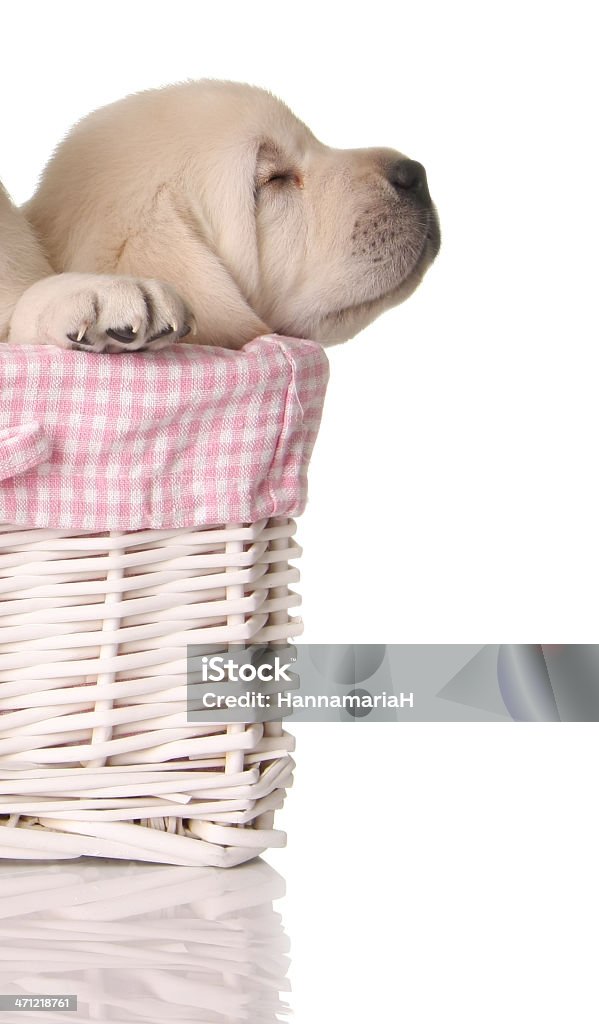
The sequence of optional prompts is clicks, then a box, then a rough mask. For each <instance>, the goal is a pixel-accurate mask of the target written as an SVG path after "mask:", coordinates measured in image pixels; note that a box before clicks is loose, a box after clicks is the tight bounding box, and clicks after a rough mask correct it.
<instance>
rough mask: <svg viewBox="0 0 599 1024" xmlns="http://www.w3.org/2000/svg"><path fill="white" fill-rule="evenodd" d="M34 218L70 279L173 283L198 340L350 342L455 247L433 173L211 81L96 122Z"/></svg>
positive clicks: (84, 126)
mask: <svg viewBox="0 0 599 1024" xmlns="http://www.w3.org/2000/svg"><path fill="white" fill-rule="evenodd" d="M27 216H28V217H29V219H30V221H31V223H32V224H33V226H34V228H35V230H36V232H37V233H38V235H39V237H40V239H41V240H42V243H43V245H44V248H45V250H46V251H47V253H48V255H49V257H50V260H51V262H52V265H53V266H54V268H55V269H56V270H57V271H63V270H75V271H89V272H92V271H99V272H101V273H109V274H110V273H120V274H130V275H134V276H137V277H153V278H160V279H162V280H163V281H166V282H168V283H169V284H171V285H172V286H173V287H174V288H176V289H177V291H179V292H180V293H181V295H182V296H183V297H184V298H185V299H186V300H187V302H188V304H189V305H190V307H191V308H192V310H193V313H194V315H195V319H196V321H197V323H198V325H199V330H198V332H197V334H196V335H195V336H194V338H193V339H190V340H193V341H196V342H201V343H203V344H211V345H224V346H228V347H239V346H241V345H243V344H244V343H245V342H247V341H249V340H250V339H251V338H253V337H256V335H258V334H264V333H268V332H277V333H279V334H288V335H295V336H298V337H306V338H313V339H314V340H316V341H320V342H322V343H323V344H332V343H334V342H339V341H345V340H346V339H347V338H350V337H352V336H353V335H355V334H356V333H357V332H358V331H360V330H362V328H364V327H365V326H366V325H367V324H369V323H370V322H371V321H372V320H374V319H375V317H377V316H379V314H380V313H382V312H383V311H384V310H386V309H389V308H390V307H391V306H395V305H397V303H399V302H402V301H403V300H404V299H405V298H407V297H408V295H410V294H411V293H412V292H413V291H414V289H415V288H416V287H417V286H418V284H419V283H420V281H421V280H422V277H423V275H424V273H425V271H426V269H427V268H428V267H429V266H430V264H431V263H432V261H433V259H434V258H435V256H436V254H437V251H438V249H439V243H440V235H439V224H438V219H437V214H436V211H435V208H434V206H433V203H432V201H431V198H430V195H429V192H428V186H427V181H426V175H425V172H424V169H423V168H422V167H421V165H420V164H418V163H416V162H414V161H410V160H408V159H407V158H406V157H404V156H403V155H402V154H401V153H398V152H396V151H395V150H391V149H348V150H342V149H332V148H330V147H328V146H325V145H323V143H321V142H320V141H319V140H318V139H317V138H315V136H314V135H313V134H312V132H311V131H310V130H309V129H308V128H307V127H306V125H304V124H303V123H302V122H301V121H300V120H298V118H297V117H295V115H294V114H293V113H292V112H291V111H290V110H289V109H288V107H286V106H285V104H284V103H282V102H281V101H280V100H279V99H277V98H276V97H275V96H273V95H272V94H271V93H269V92H266V91H265V90H263V89H259V88H256V87H253V86H249V85H244V84H241V83H238V82H221V81H211V80H201V81H196V82H183V83H179V84H177V85H173V86H170V87H168V88H166V89H155V90H148V91H146V92H141V93H137V94H135V95H132V96H128V97H126V98H125V99H124V100H120V101H118V102H117V103H114V104H111V105H109V106H107V107H104V108H102V109H100V110H98V111H95V112H94V113H92V114H91V115H89V116H88V117H86V118H84V120H83V121H81V122H80V123H79V124H78V125H76V126H75V128H74V129H73V130H72V131H71V133H70V134H69V136H68V137H67V138H66V139H65V140H64V142H63V143H62V144H61V145H60V146H59V147H58V149H57V151H56V152H55V154H54V156H53V158H52V159H51V160H50V162H49V164H48V166H47V167H46V169H45V171H44V174H43V177H42V180H41V183H40V186H39V188H38V191H37V193H36V195H35V196H34V197H33V199H32V200H31V201H30V203H29V204H27Z"/></svg>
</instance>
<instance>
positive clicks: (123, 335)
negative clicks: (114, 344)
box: [106, 325, 137, 344]
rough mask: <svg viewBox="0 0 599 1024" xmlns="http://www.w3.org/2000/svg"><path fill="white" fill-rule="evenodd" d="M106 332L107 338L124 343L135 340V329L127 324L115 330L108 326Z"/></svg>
mask: <svg viewBox="0 0 599 1024" xmlns="http://www.w3.org/2000/svg"><path fill="white" fill-rule="evenodd" d="M106 334H107V335H108V337H109V338H113V339H114V341H123V342H124V343H125V344H128V343H129V342H131V341H135V340H136V334H137V331H135V330H134V329H133V327H131V326H130V325H128V326H127V327H121V329H120V330H119V331H115V330H113V328H112V327H109V328H108V329H107V331H106Z"/></svg>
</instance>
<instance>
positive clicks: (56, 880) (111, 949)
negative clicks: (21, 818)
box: [0, 859, 289, 1024]
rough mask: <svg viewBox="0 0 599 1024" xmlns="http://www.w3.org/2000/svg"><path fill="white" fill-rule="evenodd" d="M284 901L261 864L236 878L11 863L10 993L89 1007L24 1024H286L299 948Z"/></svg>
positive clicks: (6, 978) (5, 965)
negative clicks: (293, 947)
mask: <svg viewBox="0 0 599 1024" xmlns="http://www.w3.org/2000/svg"><path fill="white" fill-rule="evenodd" d="M284 890H285V885H284V881H283V879H282V878H281V877H280V876H279V875H278V874H277V873H276V872H275V871H273V869H272V868H270V867H269V866H268V865H267V864H265V863H264V862H262V861H259V860H258V861H253V862H252V863H250V864H246V865H243V866H241V867H238V868H233V869H229V870H226V869H219V868H186V867H173V866H170V865H159V866H157V865H150V864H144V863H139V862H127V861H125V862H123V861H108V860H89V859H85V860H83V859H82V860H77V861H68V862H58V863H56V862H53V863H50V862H43V863H42V862H39V861H38V862H36V863H35V864H27V863H23V862H16V861H8V862H4V863H3V864H2V865H0V992H1V993H3V994H17V993H18V994H19V995H24V996H27V995H41V994H43V995H57V994H71V995H76V996H77V999H78V1009H77V1012H76V1013H73V1012H69V1011H62V1012H61V1011H60V1010H56V1011H52V1012H51V1013H49V1012H48V1011H36V1010H21V1011H19V1012H18V1013H14V1019H15V1020H18V1021H22V1022H23V1024H25V1022H26V1021H36V1020H40V1021H44V1022H45V1024H49V1022H50V1021H52V1022H53V1024H56V1022H59V1021H64V1022H66V1024H74V1021H76V1020H94V1021H110V1022H123V1024H124V1022H126V1021H127V1022H134V1021H139V1022H141V1021H143V1022H144V1024H153V1022H154V1021H156V1022H160V1024H163V1022H164V1021H166V1020H169V1021H170V1020H174V1021H178V1020H179V1021H183V1020H188V1021H194V1022H201V1024H229V1022H231V1024H232V1022H237V1021H250V1022H252V1024H274V1022H276V1021H279V1020H281V1019H282V1017H283V1015H284V1013H285V1010H286V1005H285V1003H284V1002H283V1000H282V998H281V993H283V992H286V991H288V982H287V978H286V976H287V970H288V966H289V960H288V956H287V954H288V940H287V937H286V935H285V933H284V930H283V926H282V923H281V918H280V915H279V914H278V913H276V912H275V910H274V909H273V901H274V900H276V899H279V898H280V897H281V896H283V895H284ZM11 1019H12V1018H11Z"/></svg>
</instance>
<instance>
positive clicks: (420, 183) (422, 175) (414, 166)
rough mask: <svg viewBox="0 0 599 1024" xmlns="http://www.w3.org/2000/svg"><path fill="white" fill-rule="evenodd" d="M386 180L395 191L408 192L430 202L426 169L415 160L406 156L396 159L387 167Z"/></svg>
mask: <svg viewBox="0 0 599 1024" xmlns="http://www.w3.org/2000/svg"><path fill="white" fill-rule="evenodd" d="M388 180H389V181H390V183H391V184H392V185H393V188H394V189H395V190H396V191H397V192H399V193H402V192H410V193H411V194H412V195H414V196H418V197H419V198H421V199H424V200H426V201H427V202H430V198H431V197H430V194H429V191H428V183H427V180H426V171H425V169H424V167H423V166H422V164H419V163H418V161H417V160H408V159H407V158H406V157H402V158H401V160H396V161H395V163H394V164H392V165H391V167H390V168H389V173H388Z"/></svg>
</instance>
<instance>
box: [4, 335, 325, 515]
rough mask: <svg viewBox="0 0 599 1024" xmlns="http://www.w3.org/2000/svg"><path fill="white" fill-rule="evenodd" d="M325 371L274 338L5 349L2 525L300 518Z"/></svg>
mask: <svg viewBox="0 0 599 1024" xmlns="http://www.w3.org/2000/svg"><path fill="white" fill-rule="evenodd" d="M327 379H328V362H327V359H326V356H325V354H324V352H323V350H322V348H321V347H320V345H317V344H315V343H314V342H310V341H303V340H299V339H294V338H286V337H282V336H280V335H266V336H264V337H260V338H256V339H255V340H254V341H252V342H250V343H249V344H247V345H246V346H245V347H244V348H243V349H241V350H240V351H231V350H227V349H218V348H202V347H199V346H198V347H195V346H191V345H180V346H177V347H176V348H173V349H165V350H163V351H160V352H146V353H142V352H135V353H133V352H132V353H125V354H123V355H108V354H101V355H94V354H91V353H84V352H75V351H65V350H62V349H58V348H53V347H51V346H47V347H46V346H32V345H27V346H16V345H15V346H13V345H11V346H9V345H0V523H2V522H4V523H12V524H15V525H22V526H29V527H36V526H37V527H51V528H57V529H62V528H67V529H69V528H70V529H82V530H86V531H90V530H99V531H100V530H139V529H171V528H178V527H186V526H210V525H212V524H215V525H216V524H220V523H233V522H235V523H250V522H256V521H258V520H261V519H264V518H268V517H271V516H295V515H298V514H299V513H300V512H301V511H302V510H303V508H304V505H305V501H306V490H307V483H306V471H307V466H308V462H309V459H310V455H311V452H312V448H313V445H314V441H315V440H316V434H317V431H318V427H319V423H320V415H321V410H322V403H323V399H324V393H325V390H326V384H327Z"/></svg>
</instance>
